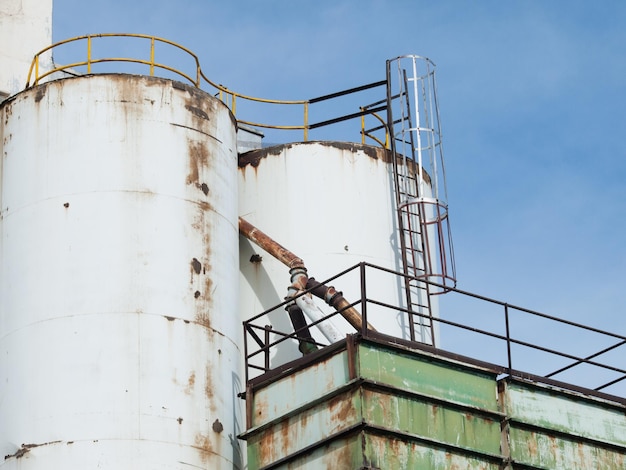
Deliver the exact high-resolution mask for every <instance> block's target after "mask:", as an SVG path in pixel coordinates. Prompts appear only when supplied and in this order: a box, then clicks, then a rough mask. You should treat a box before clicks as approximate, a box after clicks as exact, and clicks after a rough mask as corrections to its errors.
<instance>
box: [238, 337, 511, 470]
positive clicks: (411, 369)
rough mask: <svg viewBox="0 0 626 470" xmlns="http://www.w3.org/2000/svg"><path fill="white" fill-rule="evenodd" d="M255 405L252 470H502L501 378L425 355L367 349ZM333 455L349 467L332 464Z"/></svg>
mask: <svg viewBox="0 0 626 470" xmlns="http://www.w3.org/2000/svg"><path fill="white" fill-rule="evenodd" d="M350 362H352V367H350ZM350 370H353V371H355V374H356V377H354V378H352V379H351V377H350ZM437 377H439V382H437V379H436V378H437ZM421 379H423V380H421ZM488 385H491V387H488ZM472 387H473V388H472ZM455 388H458V389H459V390H458V393H457V392H456V391H455V390H454V389H455ZM472 391H473V392H474V393H472ZM248 400H251V401H253V410H254V417H253V419H252V421H253V423H254V424H255V426H256V427H254V428H252V429H251V430H250V431H248V433H246V436H245V438H246V439H247V441H248V464H249V468H250V469H251V470H252V469H259V468H285V469H287V468H299V467H298V466H297V465H299V464H296V462H300V463H301V464H302V465H303V466H304V468H346V469H347V468H362V467H368V466H371V467H372V468H385V469H386V468H455V467H454V465H457V466H458V468H470V469H490V468H497V465H498V463H500V462H502V461H503V458H502V457H501V455H500V421H501V416H500V414H499V413H498V412H497V401H496V393H495V376H494V375H493V374H489V373H488V372H486V371H484V370H476V369H471V368H463V367H461V366H459V365H458V364H454V363H449V362H444V361H437V360H433V358H431V357H430V356H426V355H423V354H417V353H415V354H414V353H410V352H409V351H406V350H400V349H394V348H388V347H384V346H381V345H380V344H374V343H371V342H365V341H363V340H362V343H361V344H359V345H358V348H357V349H356V354H350V353H349V352H348V350H342V351H341V352H340V353H337V354H335V355H333V356H330V357H325V358H321V359H320V360H319V361H318V362H315V363H313V364H311V365H309V366H308V367H305V368H303V369H301V370H298V371H297V372H295V373H294V374H293V375H290V376H289V375H288V376H286V377H282V378H280V379H278V380H277V381H276V382H274V383H270V384H269V385H265V386H261V387H259V388H258V389H257V390H254V388H252V396H250V395H249V396H248ZM477 405H486V406H477ZM329 452H332V453H334V454H335V458H341V460H334V461H332V464H330V462H331V461H330V460H328V457H327V454H328V453H329ZM312 462H318V464H319V465H322V466H319V467H317V466H315V465H313V463H312ZM323 462H326V463H328V465H327V466H324V465H326V464H325V463H323ZM405 465H408V467H407V466H405ZM416 466H417V467H416Z"/></svg>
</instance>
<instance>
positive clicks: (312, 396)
mask: <svg viewBox="0 0 626 470" xmlns="http://www.w3.org/2000/svg"><path fill="white" fill-rule="evenodd" d="M349 380H350V379H349V370H348V363H347V353H346V351H345V350H344V351H342V352H341V353H339V354H335V355H333V356H330V357H327V358H325V359H324V360H323V361H320V362H317V363H315V364H312V365H311V366H309V367H307V368H306V369H304V370H301V371H297V372H295V373H294V374H292V375H288V376H287V377H284V378H281V379H279V380H277V381H275V382H273V383H271V384H269V385H267V386H264V387H262V388H260V389H258V390H255V391H254V398H253V400H252V407H253V412H252V416H251V418H252V422H251V423H249V425H248V428H249V429H250V428H256V427H259V426H262V425H264V424H267V423H269V422H271V421H273V420H275V419H278V418H281V417H283V416H284V415H286V414H288V413H289V411H290V410H294V409H297V408H299V407H301V406H304V405H306V404H307V403H312V402H315V401H317V400H319V399H320V398H322V397H324V396H326V395H328V394H329V393H331V392H333V391H335V390H338V389H339V388H341V387H342V386H343V385H345V384H346V383H348V381H349ZM287 397H288V398H287ZM250 398H252V397H250Z"/></svg>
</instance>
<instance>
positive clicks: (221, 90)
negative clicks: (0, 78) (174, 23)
mask: <svg viewBox="0 0 626 470" xmlns="http://www.w3.org/2000/svg"><path fill="white" fill-rule="evenodd" d="M109 37H128V38H139V39H149V40H150V57H149V60H145V59H137V58H133V57H94V56H93V39H95V38H109ZM85 40H86V42H87V59H86V60H85V61H80V62H73V63H71V64H65V65H59V66H54V67H53V68H52V69H51V70H48V71H45V72H43V73H40V70H39V65H40V64H39V63H40V57H41V56H42V55H43V54H44V53H46V52H48V51H51V50H52V49H54V48H58V47H60V46H63V45H65V44H68V43H73V42H77V41H85ZM157 43H164V44H168V45H171V46H174V47H175V48H177V49H179V50H181V51H183V52H185V53H186V54H187V55H189V56H190V57H191V58H192V59H193V61H194V63H195V68H196V70H195V78H192V76H191V75H190V74H188V73H185V72H183V71H181V70H179V69H176V68H174V67H170V66H168V65H165V64H162V63H160V62H157V61H156V53H155V45H156V44H157ZM104 62H131V63H136V64H142V65H147V66H148V67H149V70H150V76H154V74H155V69H162V70H167V71H169V72H172V73H174V74H176V75H178V76H180V77H182V78H184V79H185V80H187V81H189V82H190V83H192V84H193V85H194V86H196V87H198V88H200V85H201V83H202V82H203V81H204V82H205V83H206V84H207V85H209V86H210V87H212V88H214V89H215V90H217V93H216V96H219V98H220V100H221V101H223V102H224V103H225V104H226V105H227V106H228V101H230V106H229V107H230V109H231V112H232V113H233V115H235V116H236V115H237V102H238V100H246V101H251V102H256V103H269V104H277V105H290V106H294V105H295V106H302V108H303V123H302V124H297V125H277V124H267V123H259V122H252V121H246V120H243V119H237V122H239V123H241V124H247V125H250V126H255V127H260V128H266V129H279V130H291V131H293V130H301V131H303V132H304V141H307V140H308V137H309V135H308V131H309V129H310V125H309V105H310V104H311V103H310V101H309V100H275V99H268V98H257V97H254V96H249V95H244V94H242V93H237V92H234V91H232V90H230V89H228V88H226V87H225V86H223V85H220V84H218V83H215V82H213V81H212V80H210V79H209V78H208V77H207V76H206V75H205V74H204V72H203V71H202V69H201V67H200V61H199V59H198V56H196V54H194V53H193V52H192V51H191V50H189V49H187V48H186V47H184V46H181V45H180V44H177V43H175V42H173V41H169V40H167V39H164V38H160V37H156V36H150V35H145V34H133V33H102V34H89V35H84V36H77V37H74V38H69V39H65V40H63V41H59V42H57V43H54V44H52V45H50V46H48V47H46V48H45V49H42V50H41V51H40V52H38V53H37V54H36V55H35V57H34V58H33V61H32V63H31V66H30V69H29V71H28V78H27V80H26V87H25V88H30V87H32V86H35V85H37V84H39V82H40V81H41V80H42V79H44V78H46V77H48V76H50V75H52V74H54V73H56V72H64V71H67V70H68V69H72V68H76V67H86V69H87V73H88V74H91V73H92V65H94V64H99V63H104ZM33 72H34V77H33ZM379 119H380V118H379ZM361 133H362V135H363V139H364V138H365V134H364V120H362V125H361ZM368 137H371V138H372V139H374V140H375V141H377V142H378V143H379V144H380V145H381V146H385V147H386V145H383V144H382V142H380V140H378V139H376V138H375V137H373V136H369V135H368ZM387 139H388V137H386V139H385V140H387Z"/></svg>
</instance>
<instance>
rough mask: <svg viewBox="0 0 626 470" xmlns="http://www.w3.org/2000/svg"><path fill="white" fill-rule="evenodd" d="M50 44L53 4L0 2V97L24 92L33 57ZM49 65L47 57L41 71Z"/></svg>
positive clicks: (32, 0)
mask: <svg viewBox="0 0 626 470" xmlns="http://www.w3.org/2000/svg"><path fill="white" fill-rule="evenodd" d="M51 43H52V0H2V1H0V93H6V94H9V95H12V94H14V93H17V92H18V91H19V90H22V89H24V86H25V85H26V78H27V76H28V69H29V68H30V64H31V61H32V60H33V57H34V55H35V54H36V53H37V52H39V51H40V50H42V49H44V48H46V47H48V46H49V45H50V44H51ZM50 61H51V54H49V53H48V54H46V55H45V56H44V57H43V60H42V63H41V64H40V67H41V70H49V69H50ZM0 101H2V98H1V96H0Z"/></svg>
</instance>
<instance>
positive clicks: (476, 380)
mask: <svg viewBox="0 0 626 470" xmlns="http://www.w3.org/2000/svg"><path fill="white" fill-rule="evenodd" d="M359 355H360V357H361V360H360V368H361V375H362V376H364V377H369V378H371V379H373V380H376V381H378V382H381V383H386V384H389V385H391V386H394V387H397V388H398V389H399V390H409V391H415V392H420V393H423V394H426V395H430V396H433V397H437V398H441V399H444V400H450V401H452V402H455V403H460V404H464V405H467V406H473V407H477V408H481V409H485V410H489V411H494V412H496V411H498V402H497V394H496V392H495V389H494V380H495V374H494V373H490V372H487V371H483V370H481V369H478V368H476V367H474V368H470V367H466V366H462V365H461V364H455V363H451V362H443V361H441V360H438V359H435V358H431V357H429V356H424V355H416V354H408V353H406V352H402V351H401V350H398V349H395V350H394V349H387V348H381V347H380V346H376V345H370V344H368V343H363V344H361V345H360V347H359Z"/></svg>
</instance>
